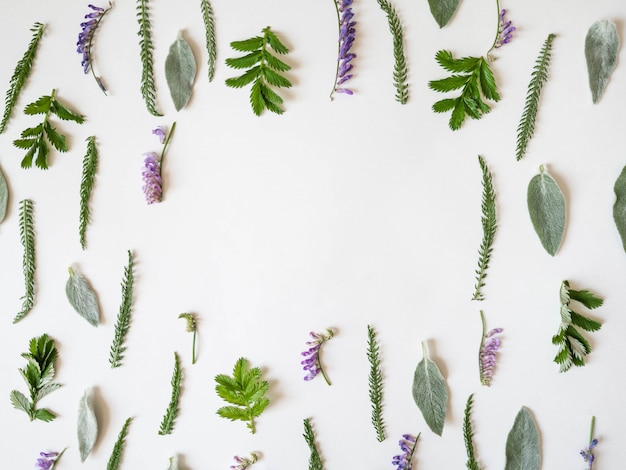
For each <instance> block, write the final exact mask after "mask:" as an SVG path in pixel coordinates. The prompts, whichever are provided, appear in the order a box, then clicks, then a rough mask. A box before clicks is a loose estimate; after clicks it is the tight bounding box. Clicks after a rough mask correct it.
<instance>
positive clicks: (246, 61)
mask: <svg viewBox="0 0 626 470" xmlns="http://www.w3.org/2000/svg"><path fill="white" fill-rule="evenodd" d="M261 55H262V51H254V52H251V53H250V54H246V55H245V56H243V57H234V58H233V57H229V58H228V59H226V65H228V66H229V67H232V68H234V69H247V68H250V67H253V66H254V65H255V64H257V63H258V62H259V61H260V60H261ZM268 55H269V54H268Z"/></svg>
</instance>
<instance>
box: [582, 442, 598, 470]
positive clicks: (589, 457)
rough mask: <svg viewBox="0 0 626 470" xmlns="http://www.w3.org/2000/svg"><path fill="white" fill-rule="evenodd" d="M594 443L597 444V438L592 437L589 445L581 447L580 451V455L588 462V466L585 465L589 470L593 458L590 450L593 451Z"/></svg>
mask: <svg viewBox="0 0 626 470" xmlns="http://www.w3.org/2000/svg"><path fill="white" fill-rule="evenodd" d="M596 445H598V440H597V439H593V440H592V441H591V442H590V443H589V447H587V448H586V449H583V450H581V451H580V455H581V456H582V457H583V459H584V460H585V462H587V463H588V464H589V466H588V467H587V468H588V469H589V470H591V467H592V465H593V461H594V459H595V457H594V455H593V452H592V451H593V448H594V447H595V446H596Z"/></svg>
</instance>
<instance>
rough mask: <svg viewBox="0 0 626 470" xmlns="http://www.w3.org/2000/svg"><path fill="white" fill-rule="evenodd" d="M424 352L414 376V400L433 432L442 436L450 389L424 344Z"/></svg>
mask: <svg viewBox="0 0 626 470" xmlns="http://www.w3.org/2000/svg"><path fill="white" fill-rule="evenodd" d="M422 352H423V356H424V357H423V358H422V360H421V361H420V362H419V364H417V367H416V368H415V374H414V376H413V400H415V403H416V404H417V406H418V408H419V409H420V411H421V412H422V416H423V417H424V421H426V424H427V425H428V427H429V428H430V429H431V431H433V432H434V433H435V434H437V435H438V436H441V434H442V433H443V425H444V422H445V419H446V412H447V410H448V387H447V385H446V381H445V379H444V377H443V375H441V371H440V370H439V367H437V364H436V363H435V362H434V361H433V360H431V359H430V357H429V356H428V351H427V350H426V343H424V342H422Z"/></svg>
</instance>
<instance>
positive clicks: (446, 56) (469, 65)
mask: <svg viewBox="0 0 626 470" xmlns="http://www.w3.org/2000/svg"><path fill="white" fill-rule="evenodd" d="M435 60H436V61H437V63H438V64H439V65H440V66H441V67H442V68H444V69H445V70H447V71H448V72H455V73H463V72H472V71H473V70H474V69H475V68H476V66H477V65H478V63H479V61H480V57H462V58H460V59H455V58H454V56H453V55H452V52H450V51H446V50H440V51H437V53H436V54H435Z"/></svg>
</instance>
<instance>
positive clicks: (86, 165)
mask: <svg viewBox="0 0 626 470" xmlns="http://www.w3.org/2000/svg"><path fill="white" fill-rule="evenodd" d="M97 169H98V150H97V148H96V137H95V136H91V137H88V138H87V152H86V153H85V157H84V158H83V175H82V178H81V181H80V215H79V226H78V233H79V236H80V246H81V248H82V249H83V250H84V249H85V245H86V240H85V239H86V232H87V225H88V224H89V222H90V216H91V209H90V208H89V199H90V198H91V192H92V190H93V186H94V181H95V179H96V171H97Z"/></svg>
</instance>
